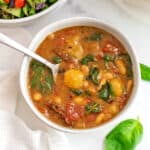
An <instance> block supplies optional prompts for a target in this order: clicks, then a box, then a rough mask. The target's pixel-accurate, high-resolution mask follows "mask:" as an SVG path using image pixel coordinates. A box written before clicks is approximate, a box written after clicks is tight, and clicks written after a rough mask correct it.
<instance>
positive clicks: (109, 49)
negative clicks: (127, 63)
mask: <svg viewBox="0 0 150 150" xmlns="http://www.w3.org/2000/svg"><path fill="white" fill-rule="evenodd" d="M118 50H119V49H118V48H117V47H116V46H115V45H114V44H112V43H107V44H106V45H105V47H104V49H103V51H104V52H111V53H117V52H118Z"/></svg>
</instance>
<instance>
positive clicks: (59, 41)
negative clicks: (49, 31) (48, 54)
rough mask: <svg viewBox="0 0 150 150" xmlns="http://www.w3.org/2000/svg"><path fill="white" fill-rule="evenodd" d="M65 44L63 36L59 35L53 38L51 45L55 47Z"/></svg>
mask: <svg viewBox="0 0 150 150" xmlns="http://www.w3.org/2000/svg"><path fill="white" fill-rule="evenodd" d="M64 44H65V38H64V37H59V38H55V39H54V40H53V45H54V46H55V48H62V47H63V46H64Z"/></svg>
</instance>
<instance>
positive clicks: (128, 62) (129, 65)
mask: <svg viewBox="0 0 150 150" xmlns="http://www.w3.org/2000/svg"><path fill="white" fill-rule="evenodd" d="M119 58H120V59H122V60H123V61H124V63H125V66H126V68H127V77H128V78H131V77H133V71H132V61H131V58H130V56H129V55H128V54H126V53H125V54H120V55H119Z"/></svg>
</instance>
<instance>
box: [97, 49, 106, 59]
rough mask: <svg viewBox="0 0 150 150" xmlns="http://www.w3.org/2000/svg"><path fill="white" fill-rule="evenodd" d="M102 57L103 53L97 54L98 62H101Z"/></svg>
mask: <svg viewBox="0 0 150 150" xmlns="http://www.w3.org/2000/svg"><path fill="white" fill-rule="evenodd" d="M103 57H104V53H103V52H102V51H100V52H99V54H98V55H97V56H96V58H97V59H98V60H101V59H102V58H103Z"/></svg>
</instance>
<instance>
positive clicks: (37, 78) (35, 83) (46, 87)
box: [30, 60, 53, 94]
mask: <svg viewBox="0 0 150 150" xmlns="http://www.w3.org/2000/svg"><path fill="white" fill-rule="evenodd" d="M31 71H32V74H33V75H32V77H31V81H30V83H31V88H35V89H37V90H39V91H40V92H41V93H42V94H47V93H48V92H50V91H51V89H52V86H53V76H52V72H51V70H50V69H49V68H47V67H46V66H45V65H43V64H41V63H39V62H37V61H35V60H33V61H32V62H31Z"/></svg>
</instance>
